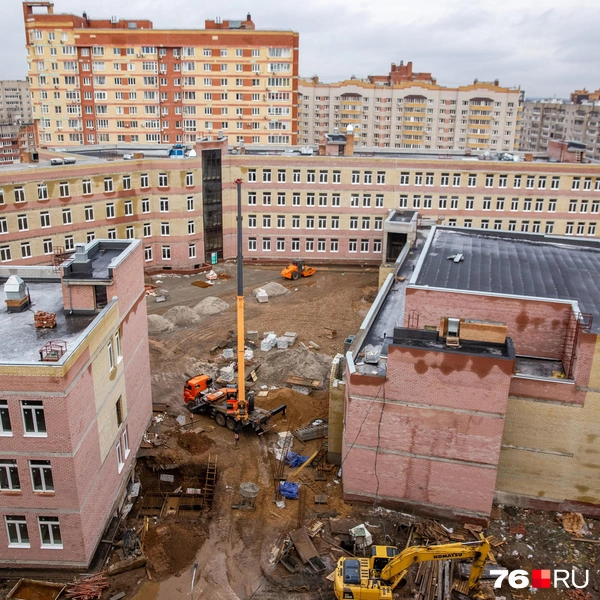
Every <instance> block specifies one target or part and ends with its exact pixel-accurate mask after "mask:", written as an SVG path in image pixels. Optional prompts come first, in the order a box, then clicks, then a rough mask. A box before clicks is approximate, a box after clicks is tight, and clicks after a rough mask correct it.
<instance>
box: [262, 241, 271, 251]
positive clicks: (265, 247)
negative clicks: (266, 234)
mask: <svg viewBox="0 0 600 600" xmlns="http://www.w3.org/2000/svg"><path fill="white" fill-rule="evenodd" d="M262 249H263V251H264V252H270V251H271V238H263V241H262Z"/></svg>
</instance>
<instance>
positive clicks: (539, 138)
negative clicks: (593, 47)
mask: <svg viewBox="0 0 600 600" xmlns="http://www.w3.org/2000/svg"><path fill="white" fill-rule="evenodd" d="M598 93H599V92H594V93H591V94H590V93H589V94H583V92H582V91H579V92H574V93H573V94H571V98H572V99H574V100H578V102H566V101H564V100H557V99H551V100H536V101H527V102H525V104H524V111H523V127H522V135H521V144H520V149H521V150H523V151H525V152H546V151H547V150H548V142H549V141H550V140H556V141H569V142H578V143H581V144H585V145H586V151H585V158H588V159H594V160H600V101H599V100H598V99H596V100H594V99H593V98H598ZM582 94H583V95H582ZM586 95H587V96H589V97H588V98H587V99H586V98H585V96H586Z"/></svg>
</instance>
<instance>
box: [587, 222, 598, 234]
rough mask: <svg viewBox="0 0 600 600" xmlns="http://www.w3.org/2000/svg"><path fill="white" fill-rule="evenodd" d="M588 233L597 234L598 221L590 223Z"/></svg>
mask: <svg viewBox="0 0 600 600" xmlns="http://www.w3.org/2000/svg"><path fill="white" fill-rule="evenodd" d="M588 235H596V223H590V224H589V225H588Z"/></svg>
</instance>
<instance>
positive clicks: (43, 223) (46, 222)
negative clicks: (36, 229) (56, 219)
mask: <svg viewBox="0 0 600 600" xmlns="http://www.w3.org/2000/svg"><path fill="white" fill-rule="evenodd" d="M40 227H50V213H49V212H48V211H43V212H41V213H40Z"/></svg>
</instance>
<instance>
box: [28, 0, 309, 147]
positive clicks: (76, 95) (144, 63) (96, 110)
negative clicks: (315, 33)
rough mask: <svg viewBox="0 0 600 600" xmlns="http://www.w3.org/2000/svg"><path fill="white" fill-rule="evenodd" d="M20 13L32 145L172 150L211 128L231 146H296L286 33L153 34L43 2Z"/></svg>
mask: <svg viewBox="0 0 600 600" xmlns="http://www.w3.org/2000/svg"><path fill="white" fill-rule="evenodd" d="M34 8H35V9H36V10H35V11H34ZM44 9H45V11H46V12H43V11H44ZM23 11H24V20H25V29H26V38H27V62H28V68H29V77H28V80H29V84H30V88H31V95H32V103H33V116H34V118H35V119H36V121H37V123H38V130H39V142H40V144H44V145H49V146H64V145H73V144H85V145H87V144H98V143H102V144H103V143H117V142H118V143H123V142H125V143H126V142H133V143H137V142H143V143H148V142H150V143H157V144H158V143H165V144H174V143H185V142H194V141H195V140H196V137H197V136H198V137H211V136H215V137H216V134H217V132H219V131H223V134H224V135H226V136H228V137H229V139H230V141H231V143H232V144H233V143H241V142H243V143H244V144H246V145H247V144H295V143H296V142H297V139H296V137H297V136H296V130H297V108H296V107H297V100H298V98H297V95H298V92H297V90H298V41H299V36H298V34H297V33H294V32H293V31H260V30H256V29H255V26H254V23H253V22H252V19H251V16H250V15H249V14H248V15H247V18H246V19H244V20H238V21H233V20H229V21H221V20H220V19H217V20H213V21H206V24H205V27H206V28H205V29H153V28H152V22H151V21H147V20H139V19H136V20H131V19H127V20H119V19H117V18H116V17H112V18H111V19H104V20H102V19H100V20H98V19H91V18H89V17H88V15H86V14H85V13H84V14H83V16H81V17H79V16H76V15H71V14H55V13H54V7H53V3H52V2H47V1H40V2H24V3H23Z"/></svg>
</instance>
